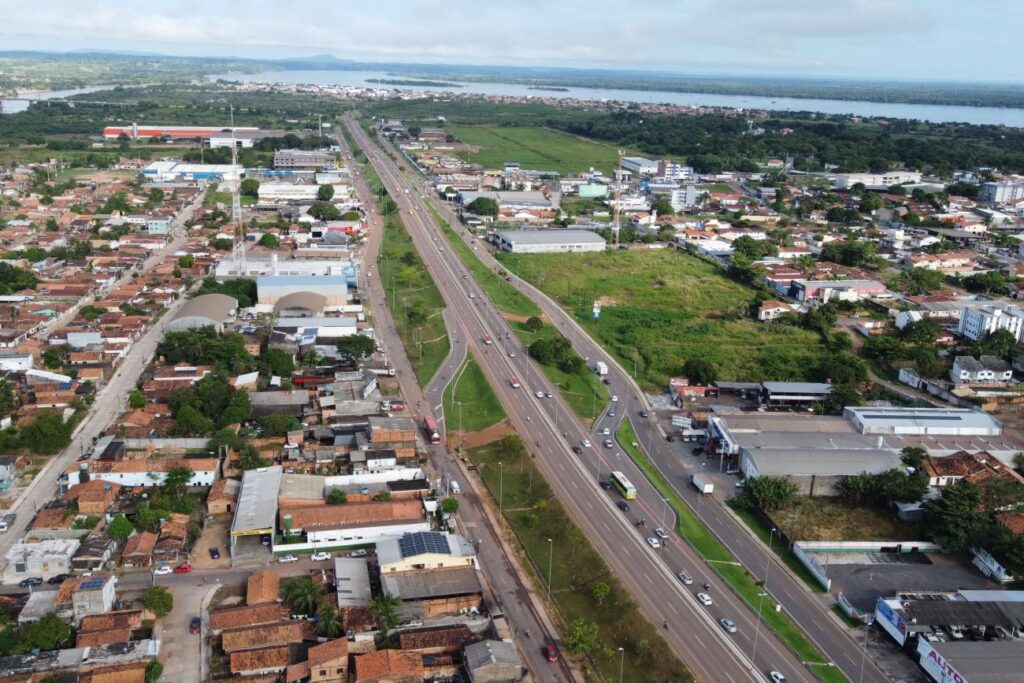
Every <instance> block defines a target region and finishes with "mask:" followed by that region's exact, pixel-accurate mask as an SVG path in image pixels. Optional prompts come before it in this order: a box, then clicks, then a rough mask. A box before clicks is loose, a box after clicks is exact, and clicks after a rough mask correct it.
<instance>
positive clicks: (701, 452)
mask: <svg viewBox="0 0 1024 683" xmlns="http://www.w3.org/2000/svg"><path fill="white" fill-rule="evenodd" d="M693 454H694V455H704V447H703V446H697V447H696V448H694V449H693Z"/></svg>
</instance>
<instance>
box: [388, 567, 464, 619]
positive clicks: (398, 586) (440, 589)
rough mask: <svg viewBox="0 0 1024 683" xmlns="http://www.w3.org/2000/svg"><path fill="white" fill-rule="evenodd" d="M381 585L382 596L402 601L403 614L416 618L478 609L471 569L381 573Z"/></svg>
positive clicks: (462, 612)
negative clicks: (383, 594) (385, 595)
mask: <svg viewBox="0 0 1024 683" xmlns="http://www.w3.org/2000/svg"><path fill="white" fill-rule="evenodd" d="M380 582H381V587H382V588H383V589H384V593H385V594H387V595H390V596H392V597H396V598H399V599H401V601H402V607H401V608H400V609H401V611H402V612H404V613H406V614H409V615H410V616H414V617H418V618H431V617H439V616H443V615H445V614H464V613H465V612H467V611H471V610H474V609H477V610H478V609H479V608H480V603H481V600H482V598H483V588H482V587H481V585H480V572H479V571H477V570H476V569H475V568H473V567H462V568H454V569H422V570H419V571H411V572H397V573H394V574H383V575H381V577H380Z"/></svg>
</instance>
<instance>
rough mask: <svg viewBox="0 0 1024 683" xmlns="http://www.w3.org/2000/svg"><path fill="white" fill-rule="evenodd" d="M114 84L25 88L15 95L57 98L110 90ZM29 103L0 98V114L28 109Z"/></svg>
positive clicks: (48, 98)
mask: <svg viewBox="0 0 1024 683" xmlns="http://www.w3.org/2000/svg"><path fill="white" fill-rule="evenodd" d="M113 87H114V86H112V85H99V86H94V87H91V88H74V89H72V90H45V91H35V90H27V91H25V92H23V93H18V95H17V97H26V98H31V99H32V100H33V101H34V100H57V99H60V98H62V97H71V96H72V95H85V94H87V93H91V92H100V91H101V90H110V89H111V88H113ZM29 104H30V103H29V102H27V101H26V100H19V99H4V98H0V114H17V113H19V112H23V111H25V110H26V109H28V105H29Z"/></svg>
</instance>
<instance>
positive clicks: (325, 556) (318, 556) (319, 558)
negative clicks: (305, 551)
mask: <svg viewBox="0 0 1024 683" xmlns="http://www.w3.org/2000/svg"><path fill="white" fill-rule="evenodd" d="M309 559H311V560H313V561H314V562H323V561H324V560H329V559H331V554H330V553H325V552H319V553H313V554H312V555H310V556H309Z"/></svg>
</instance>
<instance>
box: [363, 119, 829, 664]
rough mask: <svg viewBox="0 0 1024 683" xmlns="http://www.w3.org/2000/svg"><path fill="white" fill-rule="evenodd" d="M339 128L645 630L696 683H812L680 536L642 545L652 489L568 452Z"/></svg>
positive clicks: (411, 202) (369, 147) (569, 421)
mask: <svg viewBox="0 0 1024 683" xmlns="http://www.w3.org/2000/svg"><path fill="white" fill-rule="evenodd" d="M346 125H347V126H348V129H349V131H350V132H351V133H352V135H353V136H354V137H355V139H356V140H357V141H358V142H359V144H360V146H362V147H363V149H364V150H365V151H366V152H367V155H368V156H369V158H370V161H371V163H372V164H373V166H374V168H375V169H376V171H377V173H378V175H380V177H381V179H382V180H383V182H384V184H385V186H386V187H387V189H388V192H389V194H390V195H391V196H392V198H393V199H394V200H395V202H396V203H397V205H398V207H399V209H400V210H401V212H402V219H403V221H404V222H405V225H406V228H407V230H408V232H409V234H410V236H411V238H412V241H413V244H414V245H415V246H416V248H417V250H418V251H419V253H420V255H421V256H422V258H423V260H424V262H425V263H426V265H427V268H428V270H429V271H430V274H431V276H432V277H433V278H434V280H435V282H436V283H437V285H438V287H439V289H440V290H441V293H442V295H443V296H444V298H445V302H446V304H447V306H448V310H449V311H450V312H451V316H452V318H453V319H454V321H455V323H456V325H457V326H458V336H459V337H460V338H462V339H464V340H466V342H467V343H469V344H472V348H473V350H474V353H475V356H476V358H477V361H478V362H479V363H480V366H481V368H482V369H483V372H484V374H485V376H486V377H487V379H488V381H489V382H490V383H491V386H492V387H493V388H494V390H495V393H496V394H497V395H498V397H499V399H500V400H501V402H502V404H503V405H504V406H505V409H506V411H507V413H508V415H509V420H510V421H511V423H512V425H513V426H514V427H515V429H516V431H518V432H519V433H520V434H521V435H524V436H525V435H529V436H526V441H527V445H528V446H529V447H530V448H531V450H532V451H533V452H534V453H535V454H536V455H537V463H538V466H539V467H540V469H541V471H542V472H543V474H544V476H545V477H546V478H547V480H548V481H549V482H550V484H551V486H552V488H553V489H554V490H555V491H556V492H557V493H558V495H559V498H560V500H561V501H562V503H563V504H564V505H565V506H566V508H567V510H568V511H569V513H570V515H572V517H573V519H574V520H575V521H576V523H577V524H578V525H579V526H580V527H581V529H582V530H583V531H584V532H585V533H586V534H587V537H588V538H589V539H590V541H591V543H593V544H594V545H595V547H597V549H598V551H599V552H600V553H601V554H602V556H603V557H604V558H605V561H606V562H607V563H608V564H609V566H610V567H611V568H612V569H613V571H614V572H615V573H616V575H617V576H618V577H619V578H620V580H621V581H622V582H623V584H624V585H625V586H626V588H627V589H628V590H629V591H630V592H631V593H632V595H633V596H634V597H635V599H636V601H637V603H638V605H639V606H640V608H641V609H642V610H643V611H644V613H645V614H646V615H647V616H648V618H649V619H650V620H651V621H652V622H653V623H655V624H662V623H663V622H666V623H667V624H668V628H667V629H666V630H664V631H663V632H662V633H663V635H664V637H665V638H666V639H667V640H668V642H669V644H670V645H671V646H672V648H673V649H674V650H675V651H676V652H677V653H678V654H679V656H680V657H681V658H682V659H683V660H684V661H685V662H686V663H687V665H688V666H689V667H690V669H691V670H692V671H693V672H694V674H695V675H696V676H697V677H698V679H699V680H701V681H729V682H731V683H738V682H740V681H764V680H766V676H765V673H766V672H767V671H768V670H779V671H781V672H782V673H784V674H785V675H786V677H787V680H791V681H807V682H810V681H814V680H816V679H815V677H814V676H813V674H812V673H811V672H809V671H808V670H807V669H806V668H805V667H804V666H803V664H802V663H801V662H800V661H798V660H797V659H796V658H795V657H794V656H793V655H792V653H791V652H790V651H789V650H788V649H787V648H786V647H785V646H784V645H783V644H782V643H781V642H780V641H779V640H778V639H777V638H776V637H775V635H774V634H773V633H771V632H770V631H768V630H767V629H766V628H760V630H758V629H757V628H756V625H755V622H756V617H755V615H754V614H752V613H751V612H750V610H749V609H748V608H747V607H746V605H744V604H742V603H741V601H740V600H739V599H738V598H737V597H736V596H735V595H734V594H733V593H732V592H731V591H730V590H729V589H728V588H727V587H725V586H724V585H723V584H722V583H721V582H719V581H718V579H717V577H715V576H713V575H711V574H710V573H709V572H706V571H705V570H704V566H703V563H702V561H701V560H700V558H699V557H697V555H696V554H695V552H694V551H693V550H692V549H691V548H690V546H689V545H688V544H686V543H685V542H683V541H682V540H681V539H680V538H678V536H676V535H675V534H674V533H671V532H670V535H669V538H668V539H667V542H666V543H665V544H664V546H663V547H662V548H660V549H659V550H657V551H656V550H654V549H652V548H650V547H649V546H648V544H647V543H646V542H645V540H644V536H643V535H641V534H640V533H639V532H638V531H637V529H636V527H635V526H634V523H635V520H636V518H637V517H643V518H646V519H647V520H649V521H651V522H652V524H649V525H648V527H647V530H645V531H647V532H648V533H649V530H650V528H651V526H656V524H653V521H654V520H661V519H662V518H663V516H664V515H665V514H666V513H667V511H666V506H665V505H664V504H663V503H662V500H661V498H660V496H659V495H658V493H657V492H656V491H655V490H654V488H653V486H652V485H651V484H650V483H649V482H648V481H647V480H646V479H644V478H643V477H641V476H639V474H638V473H636V472H635V471H631V466H632V464H631V462H630V461H629V459H628V458H627V457H626V456H624V455H622V456H618V457H616V456H614V455H612V454H611V453H610V452H609V453H603V452H600V449H601V447H600V446H599V445H598V444H595V446H596V448H590V449H587V450H585V451H584V453H583V454H582V455H580V456H576V455H575V454H574V453H573V452H572V450H571V446H573V445H576V444H578V443H580V442H581V441H582V440H583V439H585V438H591V437H592V435H591V434H590V433H589V431H588V429H587V428H586V427H584V426H583V425H582V424H581V423H580V422H579V420H577V419H576V417H575V416H574V415H573V414H572V412H571V411H570V409H569V408H568V406H567V405H566V404H565V403H564V402H563V401H562V399H561V398H560V397H559V395H558V393H557V391H556V388H555V387H554V386H552V385H551V383H550V382H549V381H548V380H547V378H546V377H545V376H544V375H543V373H542V372H541V371H540V370H539V368H537V367H535V366H534V365H533V364H532V363H531V362H530V361H529V359H528V358H527V357H526V354H525V353H522V349H521V348H520V347H519V344H518V340H516V338H515V337H514V336H513V335H511V329H510V328H509V327H508V324H507V322H506V321H505V319H504V318H503V317H502V315H501V314H500V313H499V312H498V311H497V309H496V308H495V307H494V305H493V304H492V303H491V302H490V300H489V299H487V298H486V297H485V296H484V295H483V292H481V291H480V288H479V286H478V285H477V283H476V282H475V281H474V280H473V279H472V277H471V276H469V273H468V272H467V271H466V269H465V267H464V266H463V264H462V262H461V261H460V259H459V257H458V256H457V255H456V254H454V253H453V252H451V250H450V249H447V248H446V247H447V246H448V245H447V240H446V238H445V237H444V236H443V235H442V234H441V232H440V230H439V228H438V226H437V225H436V224H435V223H434V221H433V220H432V218H431V217H430V216H429V215H428V213H427V208H426V205H425V204H424V202H423V200H422V199H421V197H420V196H419V188H417V187H415V186H414V185H413V184H412V183H410V182H409V181H408V180H407V179H406V178H405V177H404V176H403V175H402V174H401V173H400V172H399V171H398V169H397V168H396V166H395V165H394V164H393V163H391V161H390V160H389V159H388V158H387V157H386V155H384V154H382V153H380V150H379V149H378V148H377V147H376V146H375V145H374V143H373V142H371V140H370V139H369V137H368V136H367V135H366V134H365V133H364V131H363V130H362V129H361V128H360V127H359V126H358V125H356V124H355V123H354V122H352V121H351V120H346ZM407 191H408V192H407ZM471 293H472V294H474V297H473V298H470V296H469V295H470V294H471ZM554 319H556V320H557V319H558V318H554ZM563 326H564V324H563ZM488 335H489V336H490V337H491V338H492V339H494V340H495V343H494V344H493V345H487V344H485V343H484V341H483V340H484V338H485V337H486V336H488ZM573 341H574V342H575V341H576V340H575V339H574V340H573ZM577 348H578V350H579V347H577ZM513 350H515V351H516V352H517V354H516V357H515V358H512V357H509V355H508V352H509V351H513ZM598 353H600V352H599V350H596V351H595V352H594V353H590V354H588V353H586V352H584V355H590V357H591V358H595V357H598V355H597V354H598ZM601 357H603V354H601ZM513 376H518V377H519V378H521V380H522V384H523V386H522V387H521V388H513V387H512V386H511V383H510V381H509V380H510V378H511V377H513ZM612 389H613V391H616V390H617V391H618V392H619V393H620V394H621V396H620V398H621V399H622V400H621V401H620V402H619V404H620V409H621V410H622V411H623V414H625V413H628V412H631V411H632V412H635V411H636V410H638V409H639V407H640V405H639V403H638V402H637V400H636V399H634V398H633V395H634V393H635V389H633V388H632V387H631V385H630V383H629V382H627V381H624V380H623V379H622V378H621V377H617V376H615V377H613V384H612ZM534 391H542V392H552V393H553V394H554V397H553V398H543V399H539V398H536V397H535V396H534V395H533V393H532V392H534ZM610 466H612V467H614V469H621V470H623V471H624V472H626V473H627V476H629V477H630V479H632V480H633V481H634V484H635V485H636V487H637V489H638V497H637V500H636V501H633V502H632V503H631V508H632V509H631V511H630V513H629V514H628V515H627V514H623V513H622V512H620V511H619V510H618V509H617V508H616V506H615V504H614V500H613V498H612V497H611V496H610V495H608V494H607V493H605V492H604V491H602V490H601V488H600V487H599V486H598V481H599V479H600V477H601V473H602V472H604V473H605V475H607V472H608V469H609V467H610ZM668 513H669V514H670V511H668ZM664 526H665V528H666V529H670V528H671V527H673V526H674V525H673V524H672V522H671V520H666V523H665V524H664ZM558 551H559V549H556V561H557V552H558ZM561 551H562V552H570V550H569V549H561ZM680 570H686V571H688V572H689V573H690V574H692V575H693V577H694V584H693V585H689V586H686V585H683V583H682V582H681V581H680V580H679V579H678V578H677V576H676V574H677V572H679V571H680ZM705 580H706V581H708V582H709V583H710V584H711V589H710V591H709V592H710V593H711V596H712V599H713V601H714V604H713V605H711V606H709V607H705V606H703V605H701V604H700V603H699V602H698V601H697V599H696V597H695V593H696V592H697V591H699V590H701V585H702V584H703V583H704V581H705ZM719 618H729V619H731V620H733V621H734V622H735V623H736V625H737V627H738V632H737V633H735V634H729V633H727V632H726V631H725V630H724V629H723V628H722V626H720V625H719V623H717V622H718V619H719ZM755 641H756V643H757V644H756V652H755Z"/></svg>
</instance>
